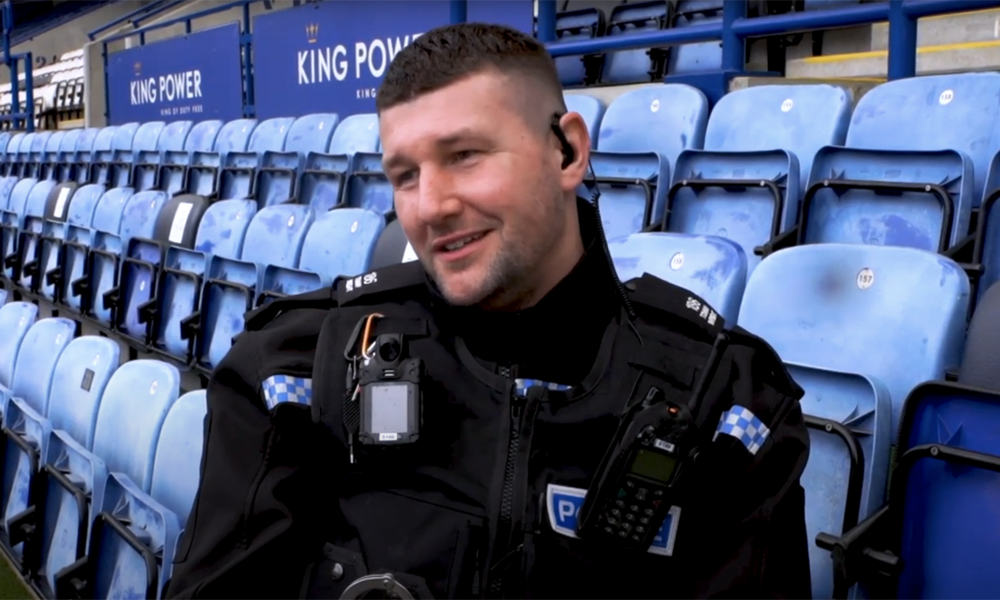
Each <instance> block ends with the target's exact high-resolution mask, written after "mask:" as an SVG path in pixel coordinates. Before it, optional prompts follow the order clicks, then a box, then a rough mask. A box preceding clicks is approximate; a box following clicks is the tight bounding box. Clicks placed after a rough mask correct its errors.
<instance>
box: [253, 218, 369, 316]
mask: <svg viewBox="0 0 1000 600" xmlns="http://www.w3.org/2000/svg"><path fill="white" fill-rule="evenodd" d="M384 228H385V219H384V218H383V217H382V215H380V214H378V213H375V212H373V211H370V210H367V209H364V208H342V209H339V210H332V211H330V212H328V213H326V214H322V215H320V216H319V217H317V218H316V220H315V221H314V222H313V224H312V226H311V227H310V228H309V233H307V234H306V237H305V240H304V241H303V242H302V254H301V256H300V258H299V263H298V265H297V267H296V268H294V269H291V268H287V267H279V266H275V265H267V266H266V267H265V268H264V281H263V287H262V289H261V295H262V296H263V297H264V298H274V297H281V296H293V295H295V294H302V293H305V292H308V291H312V290H317V289H320V288H322V287H326V286H329V285H331V284H333V282H334V281H335V280H336V279H337V278H338V277H353V276H355V275H361V274H363V273H365V272H366V271H368V270H369V267H370V265H371V259H372V254H373V253H374V251H375V244H376V243H377V242H378V239H379V236H380V235H381V234H382V230H383V229H384Z"/></svg>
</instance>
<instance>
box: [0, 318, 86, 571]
mask: <svg viewBox="0 0 1000 600" xmlns="http://www.w3.org/2000/svg"><path fill="white" fill-rule="evenodd" d="M75 331H76V324H75V323H74V322H73V321H71V320H69V319H66V318H62V317H58V318H50V319H40V320H38V321H36V322H35V324H34V325H32V326H31V328H30V329H29V330H28V332H27V333H26V334H25V336H24V339H23V340H22V342H21V348H20V350H19V351H18V353H17V365H16V366H15V367H14V380H13V384H12V385H11V388H10V390H9V392H8V393H7V394H6V400H5V408H4V412H3V426H4V438H5V439H4V445H5V450H4V468H3V483H2V490H0V502H2V506H3V519H2V521H0V544H2V545H3V546H4V548H5V550H7V551H8V552H9V553H10V554H11V555H12V556H13V557H14V560H15V561H17V562H18V563H20V561H21V556H22V551H23V550H24V548H23V543H22V542H23V541H24V539H23V535H22V534H21V528H20V527H16V526H14V527H12V521H14V520H15V518H16V517H17V516H18V515H20V514H21V513H23V512H24V511H25V510H27V509H28V507H29V506H31V505H32V503H33V502H34V501H35V498H34V494H32V493H31V492H32V482H33V481H34V475H35V473H37V472H38V469H39V462H40V459H41V457H42V456H44V451H45V448H46V443H47V440H46V438H47V437H48V430H49V426H48V421H46V420H45V415H46V414H47V413H48V403H49V391H50V390H51V388H52V381H53V379H54V375H55V369H56V366H57V364H58V362H59V358H60V356H61V355H62V353H63V351H64V350H65V349H66V347H67V346H68V345H69V343H70V342H71V341H72V340H73V336H74V335H75ZM78 385H79V382H78Z"/></svg>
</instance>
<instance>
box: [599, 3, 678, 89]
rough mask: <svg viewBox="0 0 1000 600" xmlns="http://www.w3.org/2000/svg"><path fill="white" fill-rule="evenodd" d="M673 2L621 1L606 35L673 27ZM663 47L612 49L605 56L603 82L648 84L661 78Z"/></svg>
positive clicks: (611, 17)
mask: <svg viewBox="0 0 1000 600" xmlns="http://www.w3.org/2000/svg"><path fill="white" fill-rule="evenodd" d="M671 8H672V7H671V3H670V2H667V1H666V0H658V1H657V0H654V1H653V2H636V3H629V4H618V5H617V6H615V7H614V8H613V9H612V10H611V16H610V17H608V27H607V31H606V32H605V34H604V35H605V37H609V38H611V37H619V36H628V35H635V34H642V33H650V32H652V31H659V30H661V29H666V28H668V27H670V13H671ZM666 55H667V53H666V51H665V49H662V48H639V49H634V50H615V51H609V52H607V53H605V55H604V69H603V72H602V74H601V83H603V84H605V85H607V84H622V83H648V82H651V81H657V80H659V79H660V78H661V77H662V75H663V69H664V67H665V66H666V58H667V56H666Z"/></svg>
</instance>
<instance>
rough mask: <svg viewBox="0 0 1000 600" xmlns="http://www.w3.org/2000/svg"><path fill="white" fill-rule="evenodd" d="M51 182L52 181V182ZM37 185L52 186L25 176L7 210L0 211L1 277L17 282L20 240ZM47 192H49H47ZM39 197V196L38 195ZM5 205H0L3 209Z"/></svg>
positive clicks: (14, 191) (12, 196)
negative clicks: (0, 220)
mask: <svg viewBox="0 0 1000 600" xmlns="http://www.w3.org/2000/svg"><path fill="white" fill-rule="evenodd" d="M50 183H51V182H50ZM37 185H41V186H43V188H44V187H51V186H50V185H49V184H47V183H44V182H39V181H38V180H37V179H34V178H25V179H21V180H20V181H18V182H17V185H15V186H14V189H13V190H12V191H11V193H10V201H9V202H8V204H7V207H6V210H2V211H0V219H2V222H0V260H2V261H3V264H2V265H0V266H2V267H3V268H2V270H0V279H5V280H7V281H10V282H12V283H13V282H15V280H16V279H17V277H18V276H19V270H20V269H19V267H20V260H19V258H20V256H19V255H20V252H19V242H20V237H21V231H22V230H23V229H24V219H25V216H26V211H27V207H28V201H29V200H30V199H31V195H32V191H33V190H34V189H35V187H36V186H37ZM46 193H47V192H46ZM36 198H37V196H36ZM3 208H4V207H0V209H3Z"/></svg>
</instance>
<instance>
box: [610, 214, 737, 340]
mask: <svg viewBox="0 0 1000 600" xmlns="http://www.w3.org/2000/svg"><path fill="white" fill-rule="evenodd" d="M608 249H609V250H610V252H611V258H612V260H613V261H614V265H615V270H616V271H617V272H618V277H619V278H620V279H621V280H622V281H627V280H629V279H633V278H636V277H642V274H643V273H649V274H650V275H653V276H656V277H659V278H660V279H663V280H664V281H668V282H670V283H672V284H674V285H676V286H679V287H682V288H684V289H687V290H689V291H691V292H694V293H695V294H697V295H698V296H700V297H701V298H702V299H704V300H705V302H707V303H708V304H709V305H710V307H711V309H714V310H715V311H718V314H720V315H722V318H723V319H725V321H726V323H727V324H733V323H736V319H737V317H738V316H739V311H740V301H741V300H742V299H743V288H744V286H745V285H746V278H747V257H746V255H745V254H744V253H743V249H742V248H740V247H739V245H737V244H736V243H735V242H732V241H731V240H727V239H725V238H719V237H714V236H702V235H689V234H684V233H663V232H652V233H633V234H632V235H630V236H628V237H627V238H620V239H618V240H615V241H613V242H609V243H608ZM707 310H710V309H707ZM707 310H706V316H707V315H708V312H707Z"/></svg>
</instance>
